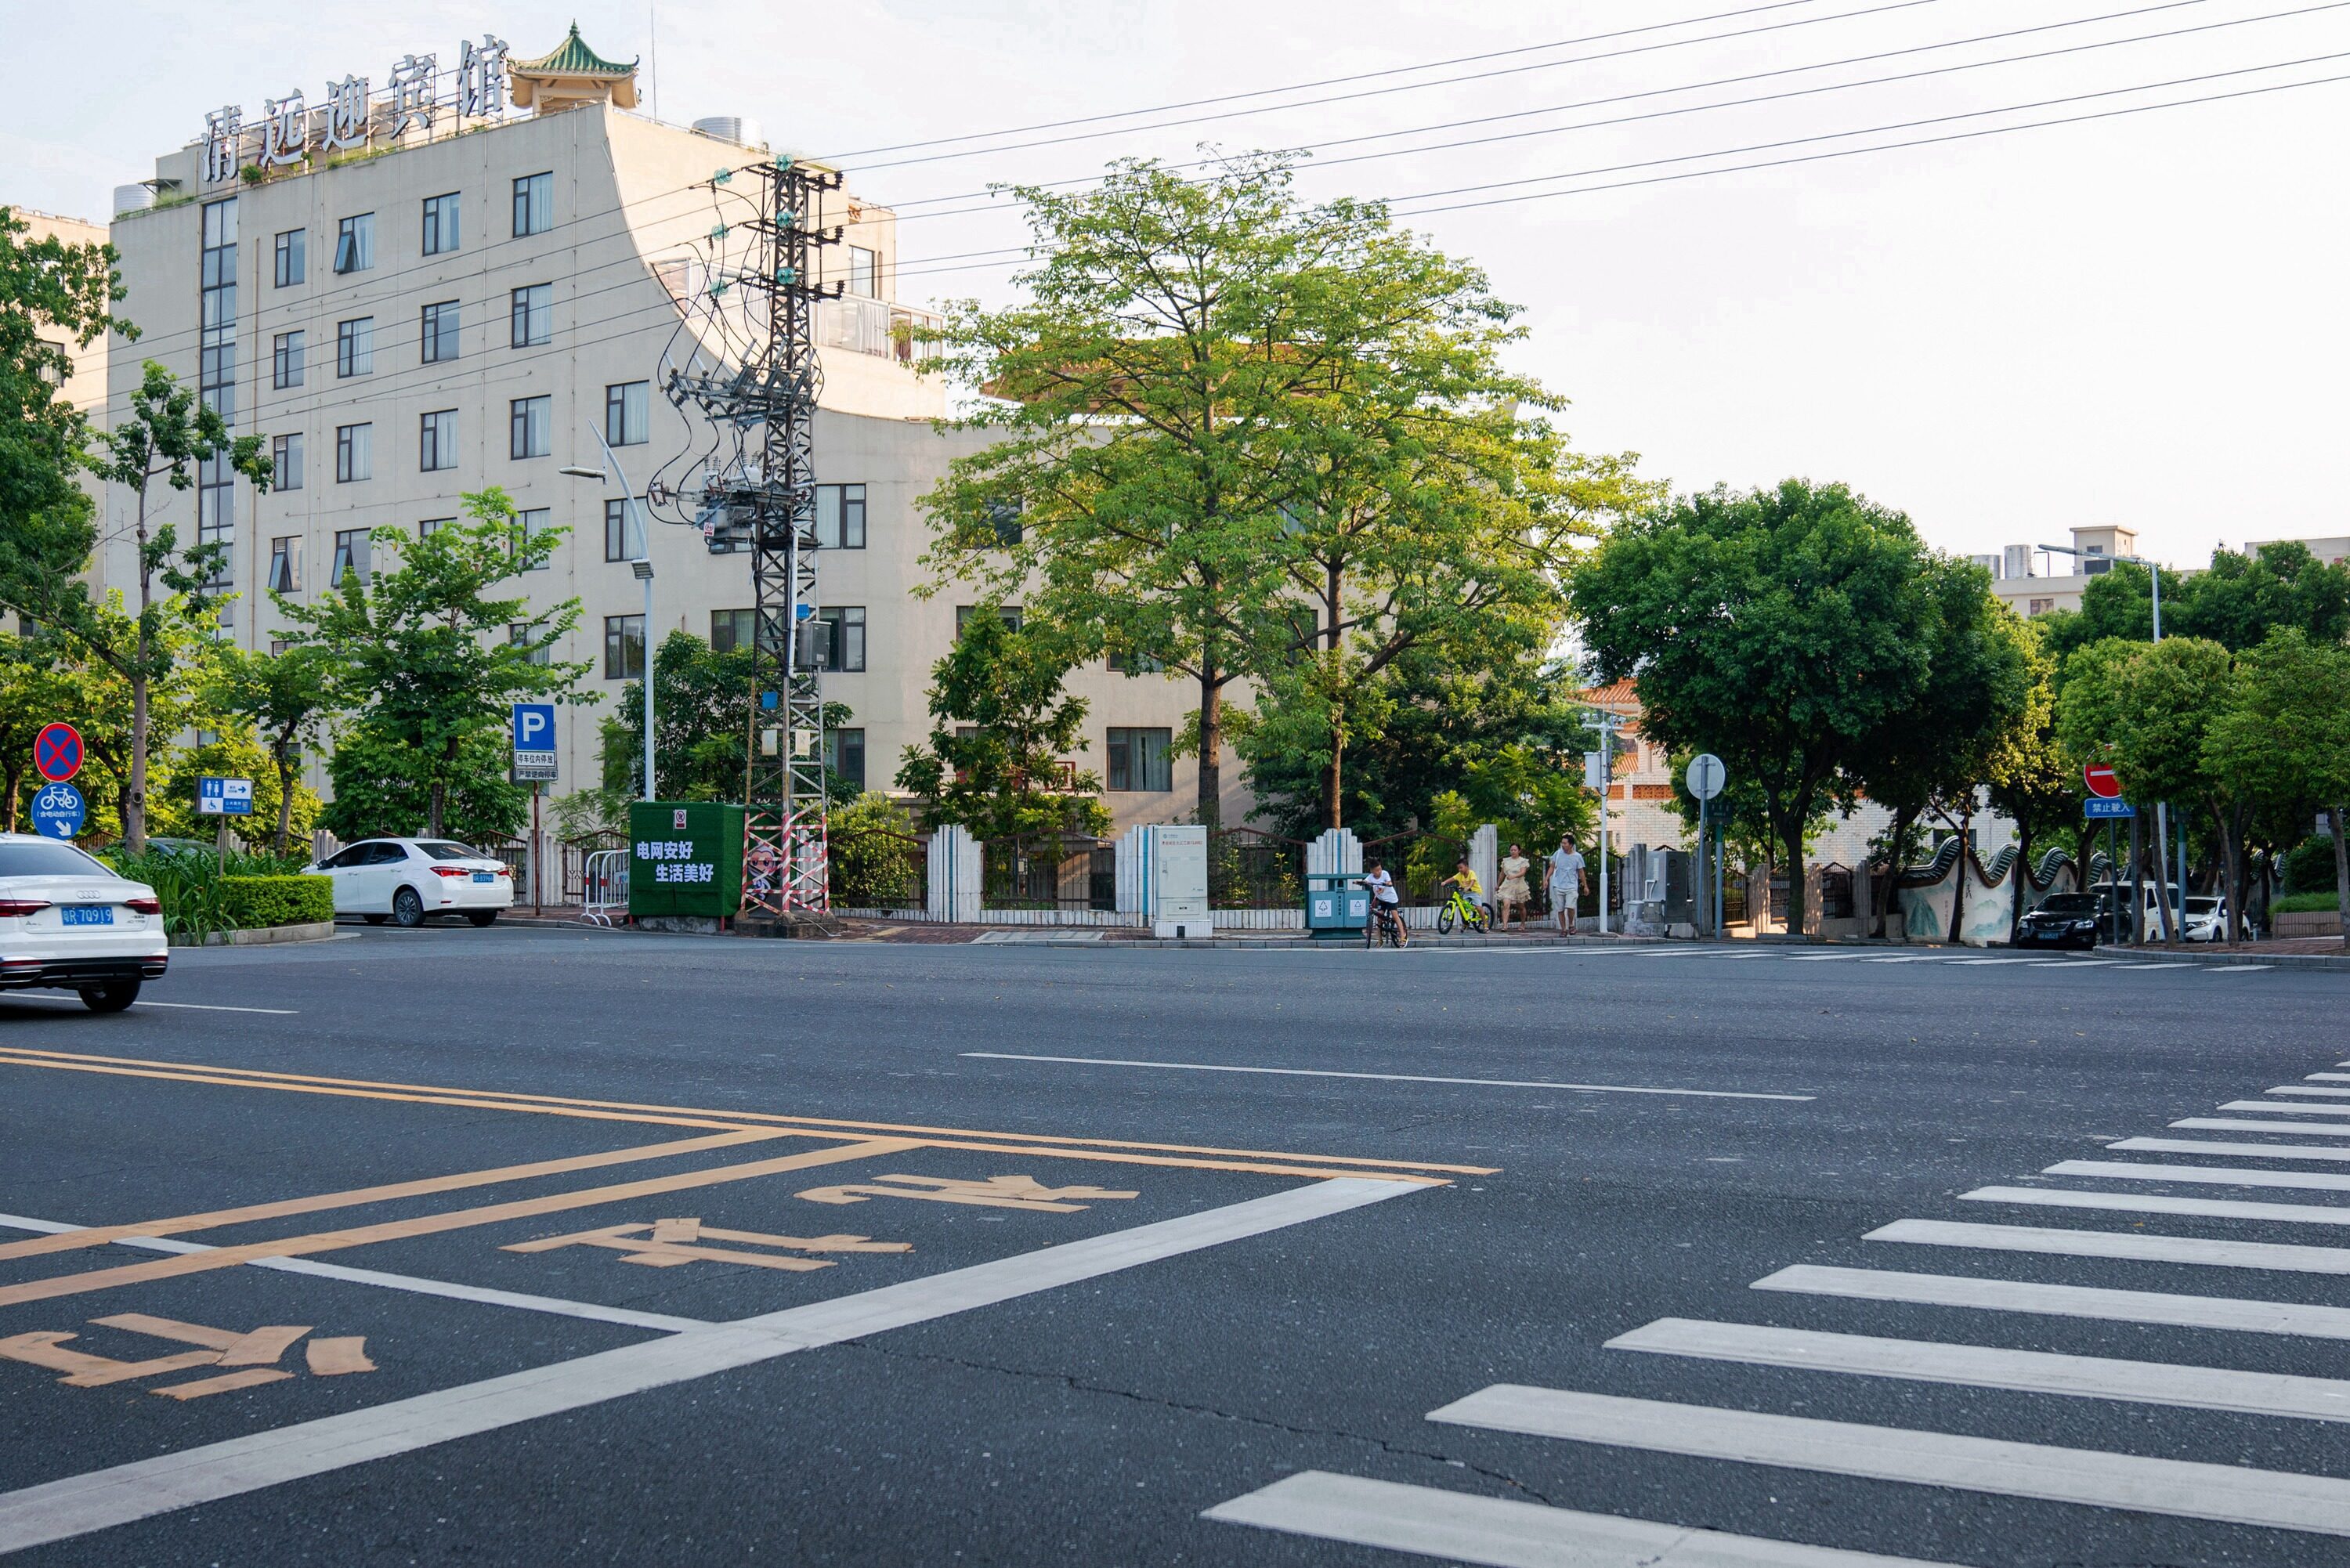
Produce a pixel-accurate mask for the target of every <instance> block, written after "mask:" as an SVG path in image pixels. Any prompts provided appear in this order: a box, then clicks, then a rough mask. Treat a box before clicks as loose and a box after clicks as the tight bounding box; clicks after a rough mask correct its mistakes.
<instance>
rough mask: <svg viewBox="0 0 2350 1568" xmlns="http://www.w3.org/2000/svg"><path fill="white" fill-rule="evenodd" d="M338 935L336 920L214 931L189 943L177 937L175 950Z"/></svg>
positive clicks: (260, 944) (258, 944)
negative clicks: (336, 932)
mask: <svg viewBox="0 0 2350 1568" xmlns="http://www.w3.org/2000/svg"><path fill="white" fill-rule="evenodd" d="M334 934H335V922H334V921H332V920H312V921H310V922H308V923H307V924H304V925H299V926H260V927H256V928H255V929H251V930H243V931H214V932H213V933H212V934H211V935H210V936H207V937H205V938H204V939H203V940H201V941H189V940H185V939H184V938H181V937H173V938H172V946H173V947H175V948H253V947H271V946H275V945H276V944H278V943H281V942H323V941H328V940H332V939H333V937H334Z"/></svg>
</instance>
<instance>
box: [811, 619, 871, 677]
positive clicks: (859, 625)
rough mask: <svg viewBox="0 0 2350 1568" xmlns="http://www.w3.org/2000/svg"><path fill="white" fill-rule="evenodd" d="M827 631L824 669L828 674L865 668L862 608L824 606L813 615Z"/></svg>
mask: <svg viewBox="0 0 2350 1568" xmlns="http://www.w3.org/2000/svg"><path fill="white" fill-rule="evenodd" d="M816 620H817V622H818V623H819V624H821V625H822V626H823V627H824V628H826V633H827V635H826V638H825V642H826V645H827V646H826V648H825V650H824V667H825V668H826V669H827V670H862V669H864V668H865V607H864V606H863V605H827V606H825V607H823V608H822V609H820V610H818V611H816Z"/></svg>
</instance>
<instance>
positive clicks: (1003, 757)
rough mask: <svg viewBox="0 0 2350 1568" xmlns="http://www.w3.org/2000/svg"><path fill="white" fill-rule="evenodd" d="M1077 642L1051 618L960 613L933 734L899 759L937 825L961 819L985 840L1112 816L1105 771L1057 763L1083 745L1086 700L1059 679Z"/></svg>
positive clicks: (1051, 831)
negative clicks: (964, 617) (1103, 793)
mask: <svg viewBox="0 0 2350 1568" xmlns="http://www.w3.org/2000/svg"><path fill="white" fill-rule="evenodd" d="M1073 646H1074V639H1070V638H1069V637H1068V636H1067V634H1066V633H1065V632H1063V631H1061V630H1059V629H1058V628H1054V627H1052V626H1051V625H1049V624H1048V623H1045V622H1042V621H1037V620H1035V619H1029V620H1024V621H1023V623H1022V624H1021V625H1020V627H1019V628H1017V629H1015V628H1014V627H1013V626H1012V625H1011V624H1010V622H1009V621H1008V620H1007V619H1006V618H1004V617H1003V616H1002V615H1000V614H998V613H997V612H996V610H995V607H993V606H988V605H983V606H981V607H979V609H978V611H977V613H975V614H973V615H972V617H971V618H969V620H968V621H966V622H965V623H964V626H963V630H962V636H961V637H958V638H957V639H955V645H954V647H953V649H951V651H949V653H948V654H947V656H946V657H945V658H944V659H940V660H939V662H938V663H937V665H935V666H934V667H933V668H932V670H931V704H930V706H931V721H932V722H931V738H930V743H929V744H928V745H927V746H915V747H911V748H910V749H909V750H908V751H907V753H906V755H905V759H904V762H903V763H902V764H901V765H900V766H899V769H898V787H899V788H900V789H903V790H910V791H911V792H913V793H914V794H917V795H919V796H920V797H921V800H922V815H923V816H924V818H925V819H926V820H927V821H928V822H929V823H930V824H931V826H940V825H941V824H945V823H959V824H961V825H962V826H964V827H967V828H969V829H970V830H971V832H972V836H974V837H976V838H978V839H980V840H982V841H983V842H987V841H991V840H1006V839H1014V838H1039V837H1047V836H1057V835H1060V834H1065V833H1084V834H1099V833H1101V832H1103V831H1105V830H1106V829H1107V827H1108V826H1109V812H1108V810H1107V808H1105V807H1104V806H1103V805H1102V804H1101V802H1100V801H1099V800H1098V799H1097V798H1095V796H1096V794H1097V793H1098V792H1099V790H1100V789H1101V780H1100V778H1099V777H1098V776H1097V775H1096V774H1092V773H1090V772H1084V771H1079V772H1077V773H1076V774H1074V775H1065V774H1064V773H1063V770H1062V768H1061V763H1062V762H1063V760H1064V759H1066V758H1067V757H1068V756H1069V754H1070V753H1074V752H1079V751H1083V750H1084V749H1085V746H1086V742H1085V722H1086V702H1085V700H1084V699H1083V698H1080V697H1072V696H1069V695H1067V694H1066V692H1065V691H1063V690H1062V689H1061V681H1062V679H1063V678H1064V677H1065V676H1066V675H1067V673H1068V671H1069V666H1070V664H1071V663H1072V662H1073V659H1072V654H1071V649H1072V647H1073Z"/></svg>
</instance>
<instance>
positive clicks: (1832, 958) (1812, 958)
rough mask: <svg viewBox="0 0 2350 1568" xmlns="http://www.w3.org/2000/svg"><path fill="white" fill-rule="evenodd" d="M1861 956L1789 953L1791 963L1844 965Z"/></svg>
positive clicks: (1850, 954)
mask: <svg viewBox="0 0 2350 1568" xmlns="http://www.w3.org/2000/svg"><path fill="white" fill-rule="evenodd" d="M1860 956H1861V955H1860V954H1858V953H1789V954H1788V955H1787V961H1788V962H1789V963H1843V962H1846V961H1849V960H1852V959H1856V958H1858V957H1860Z"/></svg>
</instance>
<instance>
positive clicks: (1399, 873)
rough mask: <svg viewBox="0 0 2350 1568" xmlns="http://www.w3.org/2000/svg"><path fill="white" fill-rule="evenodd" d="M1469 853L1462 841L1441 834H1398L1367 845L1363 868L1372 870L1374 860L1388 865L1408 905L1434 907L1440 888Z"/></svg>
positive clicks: (1373, 840)
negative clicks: (1438, 887)
mask: <svg viewBox="0 0 2350 1568" xmlns="http://www.w3.org/2000/svg"><path fill="white" fill-rule="evenodd" d="M1468 853H1469V846H1467V845H1465V844H1463V843H1462V842H1461V840H1460V839H1458V838H1448V837H1446V836H1444V835H1443V834H1440V833H1394V834H1389V835H1388V836H1387V837H1385V838H1374V839H1370V840H1367V842H1366V843H1365V844H1364V845H1363V868H1364V869H1365V870H1368V869H1369V868H1370V865H1371V862H1372V861H1374V860H1383V861H1385V862H1386V863H1387V867H1388V875H1390V876H1392V877H1394V878H1395V879H1396V885H1397V887H1399V888H1401V889H1402V891H1403V901H1404V902H1405V903H1407V904H1433V903H1434V902H1436V888H1437V885H1438V884H1439V883H1440V882H1442V881H1443V880H1444V879H1445V878H1446V877H1450V876H1451V875H1452V868H1453V867H1455V866H1457V865H1459V864H1460V863H1461V860H1462V858H1463V857H1466V856H1467V855H1468Z"/></svg>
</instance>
